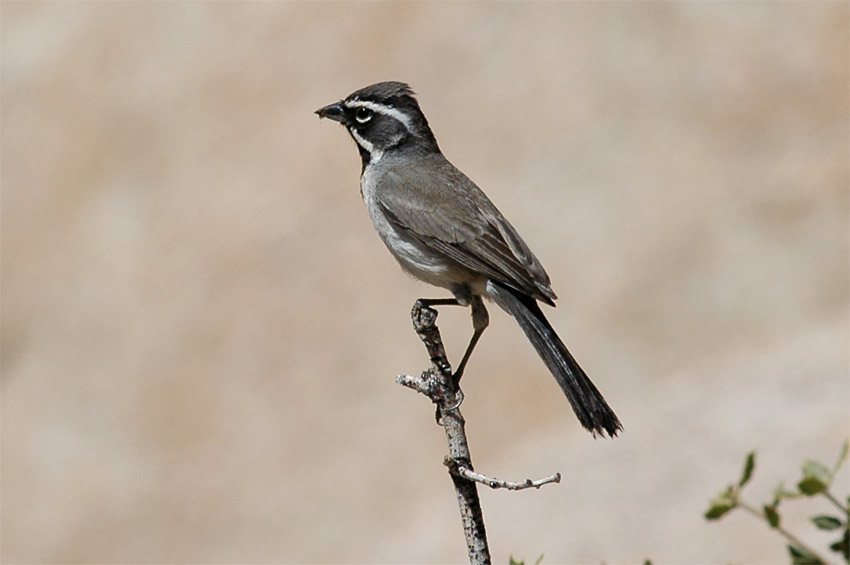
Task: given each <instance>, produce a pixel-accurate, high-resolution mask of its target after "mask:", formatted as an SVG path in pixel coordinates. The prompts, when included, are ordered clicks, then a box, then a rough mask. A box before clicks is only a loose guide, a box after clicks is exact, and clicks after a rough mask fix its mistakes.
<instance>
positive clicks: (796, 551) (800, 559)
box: [788, 545, 823, 565]
mask: <svg viewBox="0 0 850 565" xmlns="http://www.w3.org/2000/svg"><path fill="white" fill-rule="evenodd" d="M788 553H790V554H791V563H793V565H821V563H823V562H822V561H821V560H820V559H818V558H817V557H815V556H814V555H811V554H810V553H809V552H808V551H804V550H802V549H800V548H799V547H796V546H793V545H789V546H788Z"/></svg>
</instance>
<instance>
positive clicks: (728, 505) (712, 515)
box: [705, 487, 738, 520]
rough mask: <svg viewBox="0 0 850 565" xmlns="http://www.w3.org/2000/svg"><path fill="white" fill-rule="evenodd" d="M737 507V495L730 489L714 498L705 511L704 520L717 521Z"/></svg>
mask: <svg viewBox="0 0 850 565" xmlns="http://www.w3.org/2000/svg"><path fill="white" fill-rule="evenodd" d="M737 505H738V500H737V495H736V493H735V490H734V489H733V488H732V487H729V488H728V489H726V490H725V491H724V492H721V493H720V494H718V495H717V496H715V497H714V498H713V499H712V500H711V502H710V503H709V507H708V510H706V511H705V519H706V520H717V519H718V518H720V517H721V516H723V515H724V514H726V513H727V512H729V511H730V510H732V509H733V508H735V507H736V506H737Z"/></svg>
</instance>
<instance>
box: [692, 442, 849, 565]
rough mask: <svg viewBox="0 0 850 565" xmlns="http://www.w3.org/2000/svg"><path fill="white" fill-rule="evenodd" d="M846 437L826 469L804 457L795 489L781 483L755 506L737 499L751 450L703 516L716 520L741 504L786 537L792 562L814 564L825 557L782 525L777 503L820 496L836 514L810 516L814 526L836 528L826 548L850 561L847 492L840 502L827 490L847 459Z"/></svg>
mask: <svg viewBox="0 0 850 565" xmlns="http://www.w3.org/2000/svg"><path fill="white" fill-rule="evenodd" d="M848 450H850V441H845V442H844V444H843V445H842V447H841V453H840V454H839V456H838V461H837V462H836V463H835V465H834V466H833V467H832V468H831V469H830V468H829V467H827V466H826V465H824V464H823V463H819V462H817V461H811V460H808V461H806V462H804V463H803V469H802V470H803V477H802V478H801V479H800V480H799V481H798V482H797V488H796V489H795V490H788V489H786V488H785V487H784V486H783V485H782V483H780V484H779V486H778V487H777V488H776V489H775V490H774V491H773V500H772V501H771V502H770V503H769V504H763V505H762V507H761V508H760V509H759V508H758V507H755V506H752V505H750V504H749V503H747V502H744V501H743V500H742V499H741V490H742V489H743V487H744V486H745V485H746V484H747V483H748V482H749V481H750V479H751V478H752V476H753V471H754V469H755V465H756V454H755V452H754V451H751V452H750V453H748V454H747V458H746V460H745V462H744V470H743V472H742V473H741V478H740V479H738V482H737V483H736V484H732V485H729V487H727V488H726V490H724V491H722V492H720V494H718V495H717V496H715V497H714V498H713V499H712V500H711V502H710V504H709V507H708V510H706V512H705V518H706V519H707V520H718V519H720V518H721V517H723V516H724V515H726V514H727V513H728V512H730V511H732V510H734V509H735V508H741V509H743V510H745V511H747V512H748V513H750V514H751V515H753V516H755V517H756V518H758V519H760V520H762V521H764V522H765V523H766V524H767V525H768V526H769V527H771V528H772V529H774V530H776V531H777V533H779V534H780V535H782V536H783V537H784V538H785V539H786V540H788V553H789V556H790V558H791V563H792V564H794V565H815V564H821V563H826V562H827V561H826V559H825V558H824V557H822V556H821V555H820V554H818V552H817V551H815V550H814V549H812V548H811V547H809V546H808V545H806V544H805V543H803V542H802V541H801V540H800V539H799V538H798V537H797V536H796V535H794V534H793V533H791V532H790V531H788V530H787V529H785V528H784V527H783V526H782V517H781V515H780V513H779V505H780V503H781V502H782V501H783V500H793V499H795V498H803V497H814V496H821V497H823V498H824V499H826V500H827V501H828V502H829V503H830V504H832V505H833V506H835V507H836V508H837V509H838V510H839V514H838V515H837V516H836V515H833V514H818V515H816V516H812V518H811V520H812V523H813V524H814V526H815V527H816V528H818V529H820V530H825V531H830V532H836V533H837V534H838V535H839V536H840V537H839V538H838V540H837V541H836V542H835V543H833V544H831V545H830V546H829V549H830V550H832V551H834V552H835V553H838V554H840V555H841V556H842V557H843V558H844V561H845V562H846V563H850V496H848V497H847V498H846V500H845V502H846V503H845V504H842V503H841V502H840V501H839V499H838V498H836V496H835V495H834V494H833V493H832V492H831V491H830V489H831V487H832V481H833V479H834V477H835V474H836V473H837V472H838V469H840V468H841V466H842V465H843V464H844V461H845V460H846V459H847V453H848Z"/></svg>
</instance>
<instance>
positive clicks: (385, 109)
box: [345, 98, 413, 133]
mask: <svg viewBox="0 0 850 565" xmlns="http://www.w3.org/2000/svg"><path fill="white" fill-rule="evenodd" d="M345 107H346V108H369V109H370V110H372V111H373V112H378V113H379V114H383V115H385V116H390V117H391V118H394V119H396V120H398V121H400V122H401V123H402V124H404V127H405V128H407V131H408V132H410V133H413V124H412V123H411V122H410V117H409V116H408V115H407V114H405V113H404V112H402V111H400V110H398V109H396V108H391V107H390V106H385V105H383V104H378V103H377V102H371V101H369V100H358V99H356V98H355V99H354V100H346V101H345Z"/></svg>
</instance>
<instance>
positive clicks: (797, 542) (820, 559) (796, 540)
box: [738, 500, 827, 563]
mask: <svg viewBox="0 0 850 565" xmlns="http://www.w3.org/2000/svg"><path fill="white" fill-rule="evenodd" d="M738 506H740V507H741V508H743V509H744V510H746V511H747V512H749V513H750V514H752V515H753V516H755V517H756V518H758V519H760V520H762V521H763V522H765V523H767V524H768V525H769V526H770V522H768V520H767V518H765V516H764V514H762V513H761V512H759V511H758V510H757V509H755V508H753V507H752V506H750V505H749V504H747V503H746V502H744V501H742V500H738ZM770 527H771V528H773V529H775V530H776V531H777V532H779V533H780V534H781V535H782V536H783V537H784V538H785V539H787V540H788V541H789V542H791V545H793V546H795V547H797V548H799V549H801V550H803V551H804V552H805V553H808V554H809V555H810V556H811V557H813V558H815V559H816V560H817V561H818V562H819V563H827V561H826V559H824V558H823V557H821V556H820V555H818V553H817V552H816V551H815V550H814V549H812V548H811V547H809V546H808V545H806V544H805V543H803V542H802V541H801V540H800V539H799V538H798V537H797V536H795V535H794V534H792V533H791V532H789V531H788V530H786V529H785V528H783V527H782V526H775V527H774V526H770Z"/></svg>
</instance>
